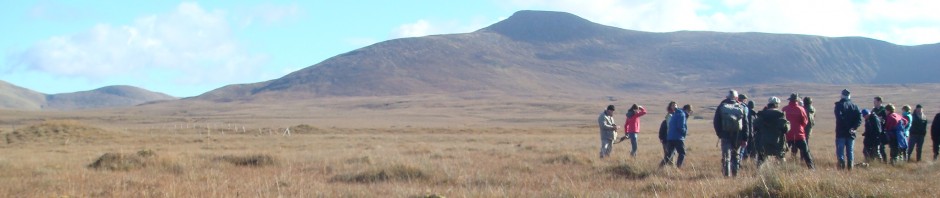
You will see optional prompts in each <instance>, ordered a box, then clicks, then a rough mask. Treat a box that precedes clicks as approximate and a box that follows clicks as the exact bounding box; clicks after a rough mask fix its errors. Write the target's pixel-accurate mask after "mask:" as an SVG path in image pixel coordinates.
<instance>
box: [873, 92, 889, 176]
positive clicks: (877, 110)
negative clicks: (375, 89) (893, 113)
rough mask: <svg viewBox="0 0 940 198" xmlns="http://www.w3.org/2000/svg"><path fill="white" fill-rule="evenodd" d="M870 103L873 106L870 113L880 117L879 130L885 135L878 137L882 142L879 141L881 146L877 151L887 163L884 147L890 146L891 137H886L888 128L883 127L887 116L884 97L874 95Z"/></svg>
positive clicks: (883, 161) (882, 160) (886, 153)
mask: <svg viewBox="0 0 940 198" xmlns="http://www.w3.org/2000/svg"><path fill="white" fill-rule="evenodd" d="M872 103H873V104H874V105H875V106H874V107H873V108H872V109H871V113H873V114H875V115H877V116H878V118H880V119H881V131H882V132H883V133H884V134H885V136H883V137H881V138H880V139H881V140H882V142H881V146H880V147H879V150H878V152H879V153H880V154H879V155H881V156H882V158H881V162H882V163H886V164H887V163H888V152H887V149H886V148H888V147H890V146H889V142H888V141H890V140H891V139H890V138H889V137H888V134H887V132H888V129H887V128H884V127H885V120H886V118H888V117H887V116H888V113H887V111H886V110H885V105H884V98H882V97H881V96H875V98H874V99H873V100H872Z"/></svg>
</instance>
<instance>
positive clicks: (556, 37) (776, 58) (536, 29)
mask: <svg viewBox="0 0 940 198" xmlns="http://www.w3.org/2000/svg"><path fill="white" fill-rule="evenodd" d="M937 54H940V44H932V45H920V46H900V45H895V44H891V43H888V42H884V41H879V40H874V39H869V38H862V37H838V38H834V37H822V36H811V35H794V34H769V33H750V32H749V33H722V32H702V31H680V32H668V33H652V32H641V31H632V30H624V29H620V28H616V27H610V26H604V25H601V24H597V23H593V22H590V21H588V20H585V19H583V18H580V17H578V16H575V15H572V14H569V13H563V12H549V11H519V12H516V13H514V14H513V15H512V16H511V17H509V18H507V19H505V20H503V21H500V22H498V23H495V24H493V25H490V26H489V27H486V28H483V29H480V30H477V31H475V32H471V33H464V34H449V35H433V36H426V37H420V38H402V39H394V40H389V41H385V42H381V43H377V44H374V45H371V46H367V47H364V48H360V49H357V50H354V51H350V52H347V53H344V54H340V55H338V56H335V57H332V58H329V59H327V60H325V61H323V62H321V63H318V64H316V65H313V66H310V67H307V68H304V69H301V70H298V71H296V72H293V73H290V74H288V75H286V76H284V77H281V78H278V79H273V80H270V81H265V82H259V83H252V84H243V85H231V86H226V87H223V88H219V89H217V90H213V91H210V92H208V93H205V94H203V95H200V96H198V97H196V99H206V100H216V101H231V100H252V99H259V98H306V97H329V96H386V95H409V94H425V93H459V92H474V91H495V92H502V93H512V94H544V93H555V94H558V93H561V94H584V93H603V92H608V91H611V90H616V91H626V90H637V89H683V88H690V87H697V86H729V85H738V84H777V83H829V84H859V83H927V82H940V80H938V79H937V78H934V77H932V76H931V75H936V74H938V73H940V67H936V66H934V65H933V64H935V63H937V62H940V56H937Z"/></svg>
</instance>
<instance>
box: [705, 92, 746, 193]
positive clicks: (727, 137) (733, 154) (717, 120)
mask: <svg viewBox="0 0 940 198" xmlns="http://www.w3.org/2000/svg"><path fill="white" fill-rule="evenodd" d="M724 106H730V107H734V108H733V109H735V110H734V111H740V112H730V111H731V110H728V111H729V112H724V111H725V110H722V109H723V108H722V107H724ZM729 109H731V108H729ZM744 110H745V108H743V105H741V103H739V102H738V91H735V90H729V91H728V96H727V98H725V100H722V101H721V103H720V104H718V107H717V108H716V110H715V117H714V118H713V120H712V121H713V123H712V124H713V125H714V127H715V135H716V136H718V139H719V141H720V142H721V171H722V174H724V176H725V177H732V176H737V174H738V169H739V168H740V166H741V158H740V157H741V152H739V151H738V150H739V149H740V148H741V144H742V142H744V140H745V139H744V138H743V135H742V134H743V133H741V131H739V130H738V131H735V130H729V129H725V128H722V124H723V123H722V122H723V121H724V120H722V119H723V118H722V115H723V114H726V113H727V114H736V115H738V116H741V117H740V118H741V119H742V120H743V115H744ZM742 123H743V122H742ZM742 123H739V124H742ZM742 128H743V127H742ZM732 131H733V133H732Z"/></svg>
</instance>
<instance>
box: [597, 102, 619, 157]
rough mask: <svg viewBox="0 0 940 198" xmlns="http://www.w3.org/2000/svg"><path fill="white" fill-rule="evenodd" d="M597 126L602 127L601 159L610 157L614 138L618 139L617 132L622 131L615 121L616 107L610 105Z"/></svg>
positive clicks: (599, 118) (598, 118) (600, 117)
mask: <svg viewBox="0 0 940 198" xmlns="http://www.w3.org/2000/svg"><path fill="white" fill-rule="evenodd" d="M597 125H598V126H599V127H600V131H601V152H600V157H601V158H605V157H609V156H610V151H611V149H612V146H611V145H612V144H613V143H614V137H617V130H619V129H620V127H618V126H617V122H616V121H614V105H608V106H607V110H604V112H603V113H601V115H600V116H598V117H597Z"/></svg>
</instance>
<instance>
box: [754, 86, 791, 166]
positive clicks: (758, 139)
mask: <svg viewBox="0 0 940 198" xmlns="http://www.w3.org/2000/svg"><path fill="white" fill-rule="evenodd" d="M779 107H780V99H779V98H777V97H771V98H770V99H768V102H767V108H765V109H764V110H762V111H760V112H759V113H757V119H754V127H755V128H757V131H756V132H755V133H754V142H755V143H756V144H755V146H754V148H755V150H756V151H757V165H758V167H760V165H761V164H763V163H764V161H765V160H766V159H767V157H768V156H771V157H777V159H778V160H781V161H782V160H784V156H785V155H786V153H787V149H786V147H785V145H786V142H787V138H786V133H787V131H790V122H789V121H787V119H786V116H785V115H784V113H783V111H780V109H779Z"/></svg>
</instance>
